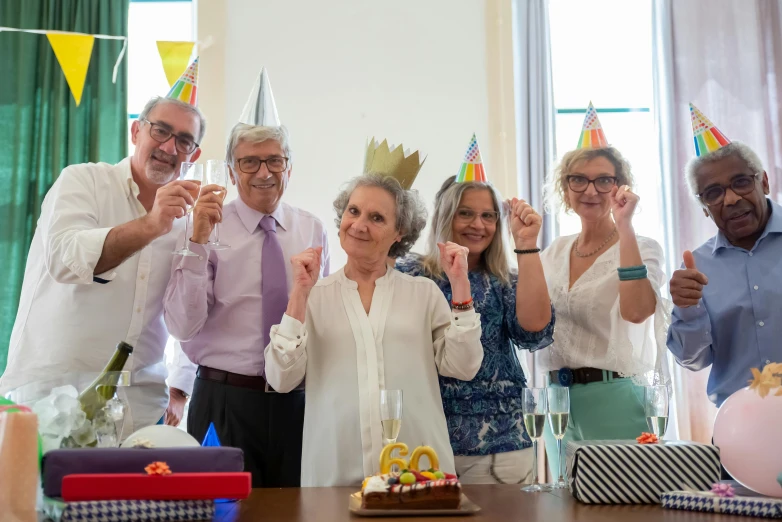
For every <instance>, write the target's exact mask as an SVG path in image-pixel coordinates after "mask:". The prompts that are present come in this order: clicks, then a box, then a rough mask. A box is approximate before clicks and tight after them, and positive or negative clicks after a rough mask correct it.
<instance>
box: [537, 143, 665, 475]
mask: <svg viewBox="0 0 782 522" xmlns="http://www.w3.org/2000/svg"><path fill="white" fill-rule="evenodd" d="M632 184H633V178H632V174H631V172H630V165H629V164H628V163H627V161H625V159H624V158H623V157H622V155H621V154H620V153H619V151H618V150H616V149H615V148H613V147H603V148H596V149H588V148H585V149H577V150H574V151H571V152H568V153H567V154H565V156H564V157H563V158H562V161H561V162H560V164H559V166H558V167H557V169H556V171H555V173H554V176H553V178H552V180H551V183H550V192H551V194H550V195H551V196H553V197H554V198H555V199H556V200H558V201H557V203H559V204H560V205H562V206H563V207H564V208H565V209H566V211H568V212H570V211H572V212H575V213H576V214H577V215H578V217H580V218H581V232H580V233H579V234H576V235H573V236H566V237H559V238H557V239H556V240H555V241H554V242H553V243H552V244H551V246H549V247H548V248H547V249H546V250H545V251H544V252H543V255H542V261H543V267H544V272H545V274H546V283H547V285H548V289H549V292H550V294H551V304H552V305H553V306H554V309H555V310H556V311H557V326H556V329H555V331H554V344H552V345H551V346H549V348H548V349H547V350H541V351H540V352H538V353H537V357H538V359H537V360H538V365H539V367H541V368H542V369H543V370H544V371H545V374H546V376H547V377H548V380H549V383H550V386H569V387H570V418H569V422H568V427H567V431H566V434H565V439H564V441H563V447H564V446H565V444H566V442H567V441H568V440H597V439H634V438H636V437H638V436H639V435H640V434H641V432H643V431H649V429H648V427H647V425H646V416H645V413H644V395H643V387H642V385H643V384H652V383H661V382H667V381H668V372H667V366H666V364H665V354H666V352H665V340H666V331H667V324H668V323H669V322H670V312H669V308H668V307H667V306H666V301H664V300H663V299H662V297H661V295H660V288H661V287H662V286H663V285H664V284H665V281H666V278H665V274H664V272H663V265H664V260H663V251H662V248H661V247H660V245H659V244H657V242H656V241H654V240H653V239H649V238H646V237H642V236H637V235H636V233H635V231H634V229H633V223H632V218H633V213H634V212H635V209H636V206H637V205H638V201H639V197H638V195H637V194H635V193H633V192H632V190H631V187H632ZM544 437H545V441H546V451H547V454H548V457H549V460H550V462H551V466H552V473H554V474H555V476H556V474H557V470H558V469H559V468H558V466H559V459H558V456H557V452H556V448H557V446H556V442H555V439H554V436H553V435H552V433H551V428H550V426H547V428H546V430H545V432H544Z"/></svg>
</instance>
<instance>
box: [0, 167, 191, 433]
mask: <svg viewBox="0 0 782 522" xmlns="http://www.w3.org/2000/svg"><path fill="white" fill-rule="evenodd" d="M138 194H139V189H138V186H137V185H136V183H135V182H134V181H133V176H132V174H131V170H130V158H126V159H124V160H122V161H121V162H120V163H118V164H116V165H109V164H106V163H88V164H81V165H72V166H70V167H67V168H66V169H65V170H63V171H62V174H60V176H59V178H58V179H57V181H56V182H55V183H54V185H53V186H52V188H51V190H49V193H48V194H47V195H46V198H45V199H44V202H43V205H42V207H41V217H40V219H39V220H38V227H37V229H36V231H35V236H34V237H33V241H32V244H31V246H30V253H29V256H28V258H27V266H26V268H25V276H24V283H23V285H22V295H21V298H20V300H19V310H18V312H17V316H16V322H15V323H14V329H13V332H12V334H11V341H10V346H9V353H8V366H7V368H6V370H5V374H4V375H3V377H2V379H0V393H6V392H7V391H9V390H11V389H14V388H16V387H19V386H21V385H24V384H26V383H29V382H32V381H38V380H41V381H44V380H50V379H55V378H58V377H60V376H62V375H63V374H66V373H71V372H98V371H100V370H101V369H102V368H103V367H104V366H105V365H106V363H107V362H108V360H109V359H110V358H111V356H112V354H113V352H114V349H115V347H116V345H117V343H118V342H120V341H125V342H126V343H128V344H130V345H131V346H133V348H134V350H133V355H132V356H131V357H130V359H129V360H128V362H127V364H126V365H125V370H129V371H130V372H131V384H132V386H131V387H130V388H128V389H126V390H125V393H126V397H127V400H128V401H129V403H130V406H131V411H130V415H129V417H128V419H127V421H126V426H125V430H124V431H125V433H129V431H128V429H138V428H141V427H143V426H147V425H150V424H155V423H157V422H158V420H160V418H161V417H162V416H163V413H164V411H165V408H166V405H167V404H168V394H167V390H166V383H165V380H166V375H167V371H166V366H165V362H164V360H165V358H164V350H165V346H166V341H167V340H168V331H167V330H166V327H165V324H164V323H163V293H164V292H165V289H166V285H167V284H168V279H169V275H170V266H171V252H172V251H173V250H174V248H175V242H176V238H178V237H179V236H180V229H182V228H183V227H184V220H177V221H175V223H174V229H173V230H172V231H171V232H170V233H169V234H167V235H165V236H162V237H159V238H157V239H156V240H154V241H153V242H152V243H150V244H149V245H147V246H146V247H145V248H143V249H142V250H141V251H140V252H137V253H136V254H134V255H133V256H131V257H130V258H128V259H127V260H125V261H124V262H123V263H122V264H120V265H119V266H118V267H116V268H115V269H113V270H112V271H110V272H108V273H104V274H94V273H93V271H94V268H95V265H96V264H97V263H98V260H99V259H100V256H101V252H102V250H103V243H104V241H105V239H106V235H107V234H108V233H109V231H110V230H111V229H112V227H115V226H118V225H122V224H124V223H127V222H129V221H132V220H134V219H137V218H139V217H141V216H144V215H145V214H146V210H145V209H144V207H143V206H142V205H141V203H140V202H139V200H138ZM100 281H102V282H103V283H102V284H101V283H100ZM191 380H192V379H191Z"/></svg>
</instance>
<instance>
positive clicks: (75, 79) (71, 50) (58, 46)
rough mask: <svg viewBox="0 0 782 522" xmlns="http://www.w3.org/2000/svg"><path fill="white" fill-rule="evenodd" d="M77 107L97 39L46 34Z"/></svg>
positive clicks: (80, 35)
mask: <svg viewBox="0 0 782 522" xmlns="http://www.w3.org/2000/svg"><path fill="white" fill-rule="evenodd" d="M46 37H47V38H48V39H49V43H50V44H51V46H52V50H53V51H54V55H55V56H56V57H57V61H58V62H60V67H62V72H63V74H64V75H65V81H67V82H68V87H70V88H71V93H73V99H74V100H76V105H77V106H78V105H79V103H81V94H82V91H83V90H84V82H85V80H86V79H87V69H88V68H89V66H90V57H91V56H92V44H93V43H95V37H94V36H92V35H86V34H62V33H46Z"/></svg>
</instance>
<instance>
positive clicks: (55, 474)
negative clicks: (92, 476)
mask: <svg viewBox="0 0 782 522" xmlns="http://www.w3.org/2000/svg"><path fill="white" fill-rule="evenodd" d="M152 462H165V463H166V464H168V467H169V468H171V470H172V471H173V472H174V473H203V472H232V471H244V453H243V452H242V450H241V449H239V448H229V447H207V448H204V447H189V448H149V449H147V448H90V449H59V450H53V451H50V452H48V453H47V454H45V455H44V457H43V464H42V467H43V474H42V475H43V476H42V482H43V493H44V495H46V496H47V497H50V498H56V497H59V496H60V494H61V491H62V479H63V477H64V476H66V475H73V474H77V473H144V468H145V467H146V466H147V465H149V464H150V463H152Z"/></svg>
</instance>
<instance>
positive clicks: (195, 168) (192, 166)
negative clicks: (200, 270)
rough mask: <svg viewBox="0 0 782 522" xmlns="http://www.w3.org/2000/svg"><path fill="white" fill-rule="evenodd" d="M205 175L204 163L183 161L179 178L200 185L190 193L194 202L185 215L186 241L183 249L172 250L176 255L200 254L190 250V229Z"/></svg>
mask: <svg viewBox="0 0 782 522" xmlns="http://www.w3.org/2000/svg"><path fill="white" fill-rule="evenodd" d="M203 177H204V166H203V165H199V164H198V163H192V162H189V161H183V162H182V168H181V169H180V171H179V179H180V180H182V181H191V182H193V183H195V184H196V185H198V187H196V188H195V189H193V190H192V191H190V195H191V196H192V197H193V204H192V205H190V206H188V208H187V214H186V215H185V241H184V245H182V248H181V249H179V250H175V251H174V252H172V253H173V254H174V255H180V256H197V255H198V254H194V253H193V252H192V251H191V250H190V234H189V233H188V230H189V229H190V213H191V212H193V208H195V205H196V203H197V202H198V194H199V192H201V182H202V181H203Z"/></svg>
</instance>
